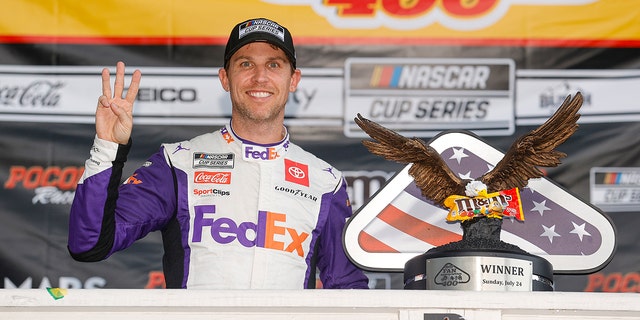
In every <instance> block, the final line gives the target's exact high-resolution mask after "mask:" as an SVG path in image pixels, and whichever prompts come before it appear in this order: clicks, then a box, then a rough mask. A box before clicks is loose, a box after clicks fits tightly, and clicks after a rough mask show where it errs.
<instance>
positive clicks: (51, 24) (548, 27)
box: [0, 0, 640, 46]
mask: <svg viewBox="0 0 640 320" xmlns="http://www.w3.org/2000/svg"><path fill="white" fill-rule="evenodd" d="M55 3H56V6H55V10H54V8H53V4H52V2H51V1H50V0H36V1H26V0H18V1H11V3H9V4H7V5H6V6H5V7H4V9H5V11H6V12H11V13H12V14H11V15H6V16H5V17H4V18H3V19H2V21H0V30H2V31H3V32H2V34H1V35H0V41H1V42H52V43H91V44H105V43H107V44H108V43H118V44H187V45H189V44H218V45H222V44H224V42H225V41H226V38H227V37H228V35H229V34H228V32H229V31H230V30H231V28H232V27H233V26H234V25H235V24H236V23H238V22H240V21H244V20H246V19H248V18H251V17H270V18H273V19H275V20H276V21H278V22H280V23H282V24H283V25H284V26H287V27H288V28H289V29H290V30H291V31H292V33H293V34H294V35H295V37H296V43H298V44H318V43H334V44H335V43H337V42H340V43H345V44H347V43H354V41H356V42H360V43H370V42H371V40H372V39H375V40H380V41H384V42H383V43H386V42H393V43H400V44H411V43H439V42H441V41H453V39H455V40H456V42H457V43H459V41H466V43H469V44H477V45H487V44H502V45H504V44H505V43H510V44H518V45H524V44H538V45H550V44H552V45H564V46H568V45H576V44H579V45H582V46H604V45H608V46H612V45H614V46H616V45H617V46H629V45H638V40H639V39H640V30H638V28H635V21H636V18H637V14H638V6H637V5H636V3H635V2H634V1H598V0H478V1H434V0H418V1H399V0H398V1H385V0H327V1H317V0H244V1H242V2H241V3H237V2H233V1H221V0H220V1H195V0H189V1H184V2H183V3H181V4H180V5H179V6H176V5H175V3H174V1H172V0H157V1H153V0H140V1H136V2H135V3H132V2H131V1H125V0H108V1H100V2H79V1H74V0H59V1H56V2H55ZM104 12H109V17H110V23H101V21H103V19H104V16H103V15H104ZM567 12H570V15H568V14H567ZM214 13H217V14H215V19H211V17H212V14H214ZM132 16H134V17H136V19H130V17H132ZM32 21H39V22H40V23H31V22H32ZM558 24H561V25H562V32H558V29H557V28H556V26H557V25H558ZM345 31H348V32H345ZM425 35H428V36H425Z"/></svg>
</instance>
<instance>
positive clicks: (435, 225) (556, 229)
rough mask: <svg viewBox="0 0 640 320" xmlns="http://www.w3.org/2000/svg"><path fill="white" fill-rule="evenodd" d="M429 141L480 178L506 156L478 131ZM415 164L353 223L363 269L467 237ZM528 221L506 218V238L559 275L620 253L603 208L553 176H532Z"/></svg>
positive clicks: (526, 192)
mask: <svg viewBox="0 0 640 320" xmlns="http://www.w3.org/2000/svg"><path fill="white" fill-rule="evenodd" d="M430 145H431V146H432V147H433V148H434V149H436V150H437V151H438V152H439V153H440V154H441V156H442V159H444V160H445V162H446V163H447V165H448V166H449V167H450V168H451V169H452V170H453V171H454V172H456V173H457V174H458V175H459V176H460V177H462V178H467V179H471V178H477V177H480V176H481V175H482V174H484V173H486V172H487V171H488V170H489V169H490V168H492V167H493V166H495V165H496V164H497V163H498V162H499V161H500V159H502V157H503V156H504V154H503V153H501V152H500V151H498V150H496V149H494V148H492V147H491V146H489V145H488V144H486V143H485V142H484V141H482V140H480V139H479V138H477V137H476V136H475V135H472V134H471V133H467V132H448V133H444V134H440V135H439V136H437V137H436V138H434V139H433V140H432V141H431V142H430ZM409 167H410V165H408V166H406V167H405V168H404V169H403V170H402V171H401V172H399V173H398V174H397V175H396V176H394V177H393V178H392V179H391V180H390V181H389V182H388V183H387V184H386V185H385V186H384V187H383V188H382V189H381V190H380V191H379V192H378V193H376V195H374V196H373V197H372V198H370V199H369V201H368V202H367V203H366V204H365V205H363V206H362V207H360V209H359V210H358V211H357V212H356V213H355V214H354V215H353V217H352V218H351V219H350V220H349V221H348V222H347V226H346V229H345V233H344V243H345V248H346V251H347V254H348V255H349V257H350V258H351V259H352V260H353V261H354V262H355V263H357V264H359V265H360V266H362V267H363V268H365V269H369V270H376V271H402V270H403V268H404V264H405V262H406V261H407V260H409V259H411V258H413V257H415V256H417V255H419V254H423V253H424V252H426V251H427V250H429V249H431V248H433V247H436V246H439V245H443V244H446V243H449V242H453V241H458V240H460V239H461V238H462V229H461V228H460V226H459V225H458V224H450V223H447V222H446V220H445V217H446V215H447V211H446V210H445V209H442V208H439V207H436V206H434V205H432V203H431V202H430V201H429V200H427V199H425V198H424V197H423V196H422V195H421V191H420V190H419V189H418V188H417V186H416V185H415V184H414V183H413V178H412V177H411V176H410V175H409V173H408V170H409ZM520 195H521V200H522V208H523V212H524V214H525V220H524V221H517V220H511V219H506V220H505V221H504V223H503V225H502V232H501V237H502V240H503V241H506V242H509V243H511V244H514V245H517V246H518V247H520V248H522V249H523V250H525V251H527V252H529V253H531V254H534V255H537V256H541V257H543V258H545V259H547V260H548V261H549V262H551V264H552V265H553V268H554V272H556V273H584V272H593V271H597V270H599V269H601V268H602V267H604V266H605V265H606V264H607V263H608V262H609V260H611V258H612V257H613V252H614V251H615V245H616V243H615V241H616V240H615V239H616V235H615V230H614V228H613V224H612V223H611V221H610V220H609V219H608V217H607V216H605V215H604V214H603V213H602V212H600V211H599V210H598V209H596V208H595V207H593V206H591V205H590V204H588V203H585V202H583V201H582V200H580V199H578V198H576V197H575V196H573V195H572V194H570V193H569V192H568V191H566V190H564V189H563V188H561V187H559V186H557V185H556V184H554V183H553V182H551V181H550V180H548V179H532V180H529V184H528V186H527V187H526V188H523V189H522V190H521V191H520Z"/></svg>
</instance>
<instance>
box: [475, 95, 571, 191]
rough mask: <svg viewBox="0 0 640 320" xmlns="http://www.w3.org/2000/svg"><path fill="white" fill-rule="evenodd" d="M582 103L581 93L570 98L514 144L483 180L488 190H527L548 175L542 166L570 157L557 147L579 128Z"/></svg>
mask: <svg viewBox="0 0 640 320" xmlns="http://www.w3.org/2000/svg"><path fill="white" fill-rule="evenodd" d="M582 101H583V98H582V94H581V93H580V92H578V93H576V94H575V95H574V96H573V98H571V96H570V95H569V96H567V98H566V99H565V100H564V102H563V103H562V105H560V107H559V108H558V110H556V112H555V113H554V114H553V116H551V118H549V119H547V121H546V122H545V123H543V124H542V125H541V126H540V127H538V128H537V129H535V130H532V131H530V132H529V133H527V134H525V135H523V136H521V137H519V138H518V139H517V140H516V141H514V143H513V144H512V145H511V147H510V148H509V150H508V151H507V153H506V154H505V155H504V157H503V158H502V160H500V162H498V164H497V165H496V166H495V167H494V168H493V170H491V171H489V172H487V173H485V174H484V175H483V176H482V177H480V178H479V180H480V181H482V182H483V183H484V184H485V185H487V189H488V190H487V191H489V192H496V191H500V190H508V189H512V188H515V187H518V188H523V187H525V186H526V185H527V183H528V181H529V179H531V178H540V177H542V176H543V175H544V174H543V173H542V171H540V169H538V167H555V166H557V165H558V164H560V159H562V158H564V157H566V156H567V155H566V154H565V153H563V152H560V151H557V150H555V148H556V147H557V146H559V145H560V144H562V143H563V142H565V141H566V140H567V139H569V137H570V136H571V135H573V133H574V132H575V131H576V130H577V129H578V124H577V122H578V119H579V118H580V114H578V110H579V109H580V107H581V106H582Z"/></svg>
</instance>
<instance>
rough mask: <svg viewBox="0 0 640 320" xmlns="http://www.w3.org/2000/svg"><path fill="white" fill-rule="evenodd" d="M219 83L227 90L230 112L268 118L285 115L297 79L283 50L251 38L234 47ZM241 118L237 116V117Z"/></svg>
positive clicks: (247, 116)
mask: <svg viewBox="0 0 640 320" xmlns="http://www.w3.org/2000/svg"><path fill="white" fill-rule="evenodd" d="M219 77H220V82H221V83H222V87H223V88H224V89H225V90H226V91H229V94H230V96H231V104H232V105H233V116H234V118H236V117H241V118H243V119H245V120H253V121H269V120H277V119H281V118H283V117H284V107H285V104H286V103H287V99H288V97H289V93H290V92H294V91H295V90H296V87H297V86H298V82H299V81H300V70H297V69H296V70H295V71H292V67H291V64H290V63H289V59H288V58H287V56H286V55H285V53H284V52H283V51H282V50H281V49H280V48H278V47H276V46H274V45H271V44H268V43H266V42H252V43H249V44H247V45H245V46H243V47H242V48H240V49H239V50H238V51H236V52H235V53H234V54H233V56H231V59H229V66H228V67H227V68H226V69H220V72H219ZM237 120H240V119H237Z"/></svg>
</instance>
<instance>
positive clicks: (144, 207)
mask: <svg viewBox="0 0 640 320" xmlns="http://www.w3.org/2000/svg"><path fill="white" fill-rule="evenodd" d="M129 146H130V144H129V145H126V146H124V145H120V146H119V147H118V152H117V155H116V159H115V161H113V162H112V166H111V168H109V169H106V170H104V171H101V172H98V173H96V174H93V175H90V176H88V177H86V178H85V179H84V181H83V182H82V183H80V184H78V187H77V189H76V194H75V197H74V200H73V203H72V205H71V211H70V216H69V239H68V249H69V252H70V254H71V256H72V257H73V258H74V259H76V260H78V261H99V260H103V259H106V258H107V257H109V256H110V255H111V254H113V253H114V252H116V251H119V250H122V249H125V248H127V247H129V246H130V245H131V244H132V243H133V242H134V241H136V240H138V239H140V238H143V237H144V236H146V235H147V234H148V233H149V232H151V231H155V230H159V229H162V227H163V226H164V224H165V223H166V222H167V221H169V220H170V218H171V217H172V216H173V214H174V212H175V207H176V196H175V195H176V192H175V183H174V178H173V174H172V169H171V167H170V166H169V165H168V164H167V161H166V160H165V158H164V150H163V149H161V150H160V151H158V152H157V153H155V154H154V155H152V156H151V157H150V158H149V159H148V160H147V162H146V163H145V165H144V166H142V167H140V168H138V169H137V170H136V171H135V172H134V174H133V175H132V176H131V177H129V178H128V179H126V181H125V183H121V179H122V168H123V167H124V163H125V161H126V155H127V153H128V149H129Z"/></svg>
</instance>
